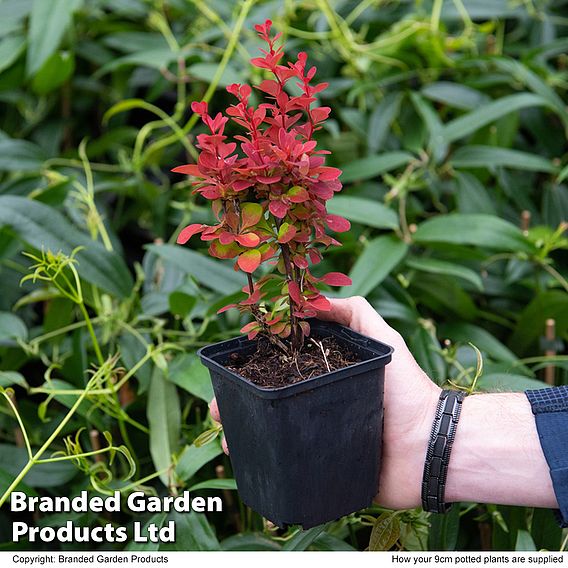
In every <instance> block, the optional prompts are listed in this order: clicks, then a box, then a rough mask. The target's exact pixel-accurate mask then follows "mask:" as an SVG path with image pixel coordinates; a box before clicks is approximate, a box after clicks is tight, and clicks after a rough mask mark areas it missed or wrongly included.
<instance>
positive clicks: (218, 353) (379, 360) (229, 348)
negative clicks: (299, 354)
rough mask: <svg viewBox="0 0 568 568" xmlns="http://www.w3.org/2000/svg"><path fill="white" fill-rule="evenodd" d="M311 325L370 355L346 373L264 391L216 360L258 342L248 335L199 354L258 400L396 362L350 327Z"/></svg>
mask: <svg viewBox="0 0 568 568" xmlns="http://www.w3.org/2000/svg"><path fill="white" fill-rule="evenodd" d="M310 325H311V326H312V329H314V330H324V329H325V330H326V331H327V332H329V333H330V334H331V335H332V336H334V337H336V338H337V339H338V340H339V341H340V342H342V343H347V344H351V345H353V346H355V347H356V350H357V351H358V352H359V353H361V352H366V353H368V355H369V356H368V358H367V359H365V360H363V361H360V362H358V363H355V364H353V365H349V366H348V367H343V368H342V369H337V370H335V371H331V372H328V373H324V374H322V375H317V376H316V377H312V378H310V379H306V380H303V381H299V382H297V383H292V384H291V385H286V386H283V387H261V386H259V385H256V384H255V383H253V382H251V381H250V380H249V379H247V378H246V377H243V376H242V375H239V374H238V373H236V372H235V371H230V370H229V369H227V368H226V367H225V366H223V365H222V364H221V363H219V362H218V361H216V359H219V358H222V357H223V356H227V355H228V354H229V353H231V352H235V351H240V350H242V349H244V348H248V347H250V345H251V343H253V341H254V340H252V341H251V340H249V339H248V338H247V336H246V335H241V336H238V337H235V338H233V339H226V340H224V341H220V342H218V343H213V344H211V345H207V346H205V347H201V348H200V349H199V350H198V351H197V354H198V355H199V357H200V359H201V361H202V363H203V364H204V365H205V366H206V367H208V368H209V369H210V371H214V372H216V373H218V374H220V375H222V376H223V377H224V378H226V379H229V380H231V381H233V382H235V383H239V384H241V385H242V386H243V387H245V388H247V389H249V390H251V391H253V392H254V393H255V394H256V395H257V396H260V397H262V398H271V399H277V398H285V397H288V396H292V395H295V394H299V393H301V392H304V391H306V390H310V389H314V388H319V387H322V386H324V385H327V384H330V383H334V382H336V381H339V380H342V379H345V378H347V377H352V378H354V377H356V376H357V375H360V374H362V373H366V372H368V371H372V370H375V369H380V368H382V367H384V366H385V365H387V364H388V363H389V362H390V361H391V359H392V354H393V352H394V348H393V347H391V346H390V345H387V344H386V343H382V342H381V341H377V340H376V339H372V338H371V337H367V336H366V335H363V334H362V333H358V332H356V331H354V330H352V329H350V328H348V327H346V326H343V325H340V324H338V323H335V322H324V321H321V320H315V319H314V320H311V321H310ZM212 352H213V353H212Z"/></svg>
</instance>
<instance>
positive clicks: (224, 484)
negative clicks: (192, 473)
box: [188, 479, 237, 491]
mask: <svg viewBox="0 0 568 568" xmlns="http://www.w3.org/2000/svg"><path fill="white" fill-rule="evenodd" d="M200 489H224V490H230V491H236V490H237V482H236V481H235V480H234V479H209V480H207V481H202V482H201V483H196V484H195V485H192V486H191V487H190V488H189V489H188V491H199V490H200Z"/></svg>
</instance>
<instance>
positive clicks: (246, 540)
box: [221, 533, 282, 552]
mask: <svg viewBox="0 0 568 568" xmlns="http://www.w3.org/2000/svg"><path fill="white" fill-rule="evenodd" d="M221 548H222V549H223V550H251V551H252V550H254V551H255V552H256V551H260V550H280V549H281V548H282V546H281V545H280V544H279V543H278V542H276V541H274V540H270V539H269V538H268V537H266V536H264V535H263V534H257V533H239V534H235V535H232V536H230V537H228V538H226V539H225V540H223V541H222V542H221Z"/></svg>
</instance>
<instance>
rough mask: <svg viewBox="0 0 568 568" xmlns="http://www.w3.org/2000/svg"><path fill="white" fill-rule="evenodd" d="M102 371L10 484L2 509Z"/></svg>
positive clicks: (0, 498) (93, 378)
mask: <svg viewBox="0 0 568 568" xmlns="http://www.w3.org/2000/svg"><path fill="white" fill-rule="evenodd" d="M101 369H102V367H101ZM101 369H99V370H98V371H97V372H96V373H95V375H93V377H92V378H91V380H90V381H89V382H88V383H87V387H86V388H85V390H84V391H83V393H82V394H81V396H79V398H78V399H77V400H76V401H75V404H73V406H72V407H71V408H70V410H69V412H68V413H67V414H66V415H65V417H64V418H63V420H61V422H60V423H59V425H58V426H57V428H56V429H55V430H54V431H53V432H52V434H51V436H50V437H49V438H48V439H47V440H46V442H45V443H44V444H43V446H42V447H41V448H40V449H39V450H38V451H37V452H36V453H35V454H34V455H33V456H32V457H31V458H30V459H29V460H28V463H26V465H25V466H24V467H23V469H22V471H20V473H19V474H18V475H17V476H16V478H15V479H14V481H12V483H11V484H10V486H9V487H8V489H6V491H5V492H4V494H3V495H2V497H0V507H2V505H3V504H4V503H5V501H6V499H8V497H9V495H10V493H12V491H14V489H15V488H16V487H17V486H18V485H19V484H20V482H21V481H22V480H23V479H24V477H25V476H26V474H27V473H28V471H29V470H30V469H31V468H32V467H33V465H34V464H35V463H36V461H37V460H38V459H39V458H40V457H41V456H42V455H43V454H44V452H45V451H46V450H47V448H49V446H50V445H51V444H52V443H53V441H54V440H55V438H57V436H59V434H60V432H61V430H63V428H64V427H65V425H66V424H67V422H69V420H70V419H71V416H73V414H75V412H76V411H77V409H78V408H79V406H80V404H81V403H82V402H83V400H84V398H85V397H86V396H87V393H88V392H89V389H90V386H91V385H93V384H95V382H96V380H97V379H98V378H99V377H100V375H101V374H102V372H101Z"/></svg>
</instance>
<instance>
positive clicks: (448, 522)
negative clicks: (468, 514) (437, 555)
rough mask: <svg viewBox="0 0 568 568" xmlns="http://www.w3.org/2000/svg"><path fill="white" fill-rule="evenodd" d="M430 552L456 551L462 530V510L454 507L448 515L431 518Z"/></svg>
mask: <svg viewBox="0 0 568 568" xmlns="http://www.w3.org/2000/svg"><path fill="white" fill-rule="evenodd" d="M429 521H430V531H429V533H428V549H429V550H455V549H456V545H457V543H458V534H459V530H460V508H459V506H458V505H454V506H453V507H452V508H451V509H450V510H449V512H448V513H446V514H432V515H430V518H429Z"/></svg>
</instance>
